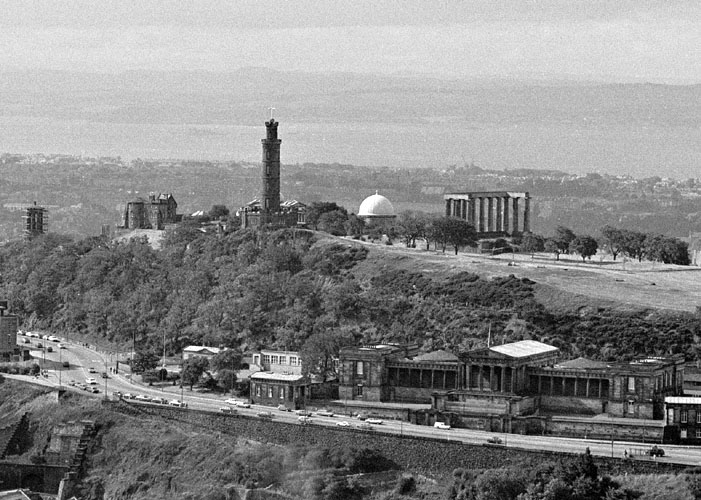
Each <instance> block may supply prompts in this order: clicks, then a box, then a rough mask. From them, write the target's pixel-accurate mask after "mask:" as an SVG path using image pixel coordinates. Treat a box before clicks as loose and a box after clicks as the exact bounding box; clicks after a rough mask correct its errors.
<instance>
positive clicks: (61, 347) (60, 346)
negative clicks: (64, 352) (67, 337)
mask: <svg viewBox="0 0 701 500" xmlns="http://www.w3.org/2000/svg"><path fill="white" fill-rule="evenodd" d="M58 348H59V349H65V348H66V344H59V345H58Z"/></svg>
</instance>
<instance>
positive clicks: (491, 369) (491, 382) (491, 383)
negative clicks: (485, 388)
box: [489, 365, 494, 391]
mask: <svg viewBox="0 0 701 500" xmlns="http://www.w3.org/2000/svg"><path fill="white" fill-rule="evenodd" d="M489 390H490V391H493V390H494V365H490V366H489Z"/></svg>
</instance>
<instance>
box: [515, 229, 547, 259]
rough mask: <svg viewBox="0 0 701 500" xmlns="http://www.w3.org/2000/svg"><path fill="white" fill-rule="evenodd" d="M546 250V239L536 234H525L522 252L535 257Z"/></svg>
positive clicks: (522, 241)
mask: <svg viewBox="0 0 701 500" xmlns="http://www.w3.org/2000/svg"><path fill="white" fill-rule="evenodd" d="M544 250H545V238H543V237H542V236H541V235H539V234H535V233H530V232H529V233H524V235H523V236H522V238H521V251H522V252H526V253H530V254H531V255H533V254H534V253H536V252H542V251H544Z"/></svg>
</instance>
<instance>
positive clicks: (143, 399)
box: [134, 394, 151, 403]
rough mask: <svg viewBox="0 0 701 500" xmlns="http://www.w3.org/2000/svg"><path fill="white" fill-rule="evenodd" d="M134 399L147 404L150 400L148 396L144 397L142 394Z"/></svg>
mask: <svg viewBox="0 0 701 500" xmlns="http://www.w3.org/2000/svg"><path fill="white" fill-rule="evenodd" d="M134 399H136V400H137V401H145V402H149V403H150V402H151V398H150V397H149V396H144V395H143V394H139V395H138V396H136V397H135V398H134Z"/></svg>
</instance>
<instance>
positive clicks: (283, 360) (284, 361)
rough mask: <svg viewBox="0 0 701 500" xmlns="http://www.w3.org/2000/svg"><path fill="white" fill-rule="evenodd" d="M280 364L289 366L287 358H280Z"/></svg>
mask: <svg viewBox="0 0 701 500" xmlns="http://www.w3.org/2000/svg"><path fill="white" fill-rule="evenodd" d="M280 364H281V365H286V364H287V356H280Z"/></svg>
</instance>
